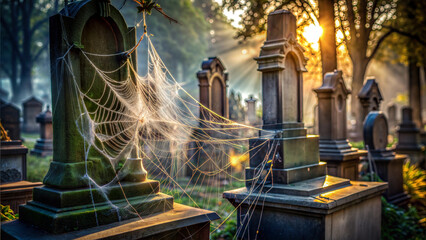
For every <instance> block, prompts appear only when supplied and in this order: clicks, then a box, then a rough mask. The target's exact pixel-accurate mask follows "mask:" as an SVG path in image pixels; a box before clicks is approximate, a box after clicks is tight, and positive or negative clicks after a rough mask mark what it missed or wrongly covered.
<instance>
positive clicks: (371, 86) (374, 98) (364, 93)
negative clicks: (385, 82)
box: [353, 77, 383, 141]
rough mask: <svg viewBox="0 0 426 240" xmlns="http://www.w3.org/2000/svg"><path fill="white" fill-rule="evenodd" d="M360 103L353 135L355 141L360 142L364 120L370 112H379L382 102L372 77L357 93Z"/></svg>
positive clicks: (377, 86)
mask: <svg viewBox="0 0 426 240" xmlns="http://www.w3.org/2000/svg"><path fill="white" fill-rule="evenodd" d="M358 99H359V101H360V103H361V104H360V109H359V111H360V115H359V119H357V121H356V128H355V131H356V134H355V135H354V137H353V138H354V140H355V141H362V139H363V138H362V129H363V124H364V119H365V117H366V116H367V115H368V113H369V112H371V111H379V110H380V103H381V102H382V101H383V97H382V94H381V93H380V89H379V85H378V84H377V82H376V79H375V78H374V77H369V78H367V82H366V83H365V84H364V86H362V89H361V91H360V92H359V93H358Z"/></svg>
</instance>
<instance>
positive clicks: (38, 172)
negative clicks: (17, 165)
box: [22, 134, 52, 182]
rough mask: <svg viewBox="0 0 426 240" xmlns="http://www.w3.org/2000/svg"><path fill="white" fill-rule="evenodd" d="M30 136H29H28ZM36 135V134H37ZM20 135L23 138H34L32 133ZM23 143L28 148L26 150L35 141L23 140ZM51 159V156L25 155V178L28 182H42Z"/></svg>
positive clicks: (32, 145) (29, 149) (31, 146)
mask: <svg viewBox="0 0 426 240" xmlns="http://www.w3.org/2000/svg"><path fill="white" fill-rule="evenodd" d="M29 136H31V137H29ZM37 136H38V135H37ZM22 137H23V138H24V139H25V138H27V139H30V138H31V139H35V137H34V136H33V135H30V134H22ZM23 145H24V146H26V147H27V148H28V151H31V149H33V148H34V145H35V142H33V141H25V142H23ZM51 161H52V157H51V156H48V157H37V156H34V155H31V154H28V155H27V180H28V181H30V182H42V181H43V178H44V176H45V175H46V173H47V171H48V170H49V165H50V162H51Z"/></svg>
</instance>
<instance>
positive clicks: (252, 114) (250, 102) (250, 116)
mask: <svg viewBox="0 0 426 240" xmlns="http://www.w3.org/2000/svg"><path fill="white" fill-rule="evenodd" d="M245 102H246V105H247V124H249V125H252V126H253V125H256V124H257V116H256V102H257V99H255V98H253V96H250V98H248V99H246V100H245Z"/></svg>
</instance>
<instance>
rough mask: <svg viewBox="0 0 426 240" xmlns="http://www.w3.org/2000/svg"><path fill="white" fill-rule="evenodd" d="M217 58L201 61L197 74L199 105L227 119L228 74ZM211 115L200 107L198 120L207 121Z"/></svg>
mask: <svg viewBox="0 0 426 240" xmlns="http://www.w3.org/2000/svg"><path fill="white" fill-rule="evenodd" d="M225 70H226V69H225V67H224V66H223V63H222V61H221V60H220V59H219V58H218V57H210V58H209V59H208V60H205V61H203V63H202V64H201V70H200V71H199V72H197V78H198V86H199V87H200V103H201V104H202V105H204V107H207V108H208V109H210V110H212V111H213V112H215V113H216V114H218V115H220V116H222V117H225V118H228V116H229V107H228V94H227V91H226V88H227V87H228V85H227V84H228V73H226V72H225ZM212 116H213V115H212V114H211V113H209V112H206V109H205V108H203V107H200V119H205V120H209V119H211V118H212Z"/></svg>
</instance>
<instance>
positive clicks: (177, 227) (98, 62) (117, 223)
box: [2, 0, 218, 239]
mask: <svg viewBox="0 0 426 240" xmlns="http://www.w3.org/2000/svg"><path fill="white" fill-rule="evenodd" d="M49 32H50V59H51V61H52V64H51V76H52V79H51V80H52V103H53V105H52V120H53V145H54V147H53V149H54V152H53V161H52V162H51V164H50V168H49V171H48V173H47V175H46V176H45V178H44V180H43V183H44V184H45V186H44V187H41V188H35V189H34V193H33V198H34V200H33V201H31V202H28V203H27V204H26V205H23V206H21V207H20V216H19V221H14V222H11V223H7V224H4V225H2V236H7V237H11V238H34V236H37V237H43V238H55V239H74V238H76V237H86V238H88V239H96V238H113V239H136V238H141V237H142V238H148V237H149V238H152V239H161V238H165V237H166V236H169V237H170V236H183V238H185V237H189V236H196V237H198V238H200V239H208V237H209V227H210V221H212V220H214V219H217V218H218V216H217V215H216V214H215V213H214V212H211V211H206V210H202V209H195V208H191V207H187V206H184V205H180V204H176V203H174V201H173V197H172V196H168V195H165V194H163V193H161V192H160V191H159V190H160V189H159V188H160V184H159V182H158V181H155V180H150V179H147V177H146V174H147V173H146V171H145V170H144V168H143V165H142V159H141V158H139V157H137V155H136V154H134V152H135V150H134V149H131V150H132V152H131V154H130V155H131V156H130V158H129V159H127V161H128V164H127V165H125V166H127V167H126V168H127V169H124V170H123V169H121V170H120V173H121V175H120V176H118V177H119V178H120V179H121V181H120V183H119V184H118V183H116V181H113V180H114V179H116V177H117V175H116V172H115V170H114V169H113V168H112V166H111V164H110V162H109V160H108V159H106V157H104V155H102V154H101V153H100V152H99V151H97V150H96V149H92V150H90V151H89V152H86V150H85V149H86V148H85V142H84V139H83V137H82V135H81V134H80V133H79V132H78V131H79V130H78V129H77V124H76V122H77V120H78V119H79V116H80V112H79V111H78V110H76V106H78V105H77V103H76V101H79V96H80V95H77V92H76V91H72V90H73V89H75V85H74V84H77V85H78V87H79V88H80V89H81V90H82V92H84V93H85V94H86V95H87V96H91V97H92V98H95V99H96V98H100V96H102V94H103V92H104V89H105V87H106V86H105V83H104V82H103V81H102V79H100V78H99V76H98V75H95V74H94V73H95V69H94V68H93V65H92V63H93V64H94V65H95V66H97V67H98V68H99V69H102V70H103V71H111V70H114V69H119V70H118V71H112V72H110V73H109V74H108V76H109V77H110V78H112V79H113V80H114V81H116V82H122V81H126V80H128V76H129V74H128V72H127V68H119V67H120V66H122V64H123V63H124V61H125V60H127V59H128V58H127V57H129V58H130V60H131V61H130V63H129V64H132V67H133V68H134V69H135V70H136V72H137V64H136V63H137V61H136V59H137V58H136V52H137V51H133V52H132V53H131V54H130V55H128V53H127V52H125V51H128V50H130V49H132V48H133V47H134V46H135V45H136V29H135V28H134V27H128V26H127V24H126V22H125V20H124V18H123V16H122V15H121V13H120V12H119V10H118V9H116V8H115V7H114V6H112V5H111V3H110V1H109V0H87V1H75V2H72V3H70V4H69V5H68V6H66V8H65V9H63V10H62V11H61V12H60V13H58V14H56V15H54V16H52V17H50V28H49ZM70 43H71V45H70ZM81 47H83V49H84V52H87V53H90V54H92V55H91V56H92V57H91V59H90V60H91V63H90V62H88V59H87V58H86V57H85V56H84V54H83V52H82V50H81ZM65 55H67V59H68V60H69V61H70V62H69V63H68V64H70V65H71V66H73V68H72V71H73V72H72V73H70V72H68V71H62V70H63V69H67V68H66V67H65V66H61V64H56V63H57V62H56V61H57V60H58V59H61V58H62V57H63V56H65ZM105 55H108V57H106V58H105ZM53 63H55V64H53ZM62 64H64V63H62ZM94 76H95V77H94ZM130 76H132V74H130ZM153 97H155V96H153ZM105 98H107V96H105ZM100 99H101V100H102V99H103V98H100ZM81 104H85V106H86V107H87V108H88V109H89V110H92V109H93V105H91V104H90V101H86V100H85V99H83V100H82V103H81ZM105 104H108V101H107V100H105ZM110 107H112V108H114V107H119V106H117V105H114V106H110ZM135 155H136V156H135ZM86 156H87V158H86ZM85 159H87V160H86V161H85ZM124 160H126V159H124ZM125 166H123V168H125ZM86 169H87V171H88V172H87V171H86ZM86 174H90V175H89V176H90V178H91V180H93V181H94V182H95V183H96V184H98V185H102V184H106V183H108V184H109V185H108V186H105V187H108V189H107V190H108V191H106V192H104V191H103V189H100V188H94V187H91V186H90V185H89V183H90V182H89V181H88V178H87V176H86ZM92 185H93V184H92ZM129 204H130V205H129ZM152 214H155V215H152ZM138 216H142V218H138ZM132 218H134V219H132ZM126 219H132V220H128V221H123V220H126ZM109 223H114V224H111V225H109V226H107V227H105V226H99V225H104V224H109ZM32 226H35V227H32ZM87 228H90V229H87ZM153 228H154V229H155V230H153ZM23 229H25V230H23ZM84 229H86V230H84ZM76 230H78V231H76ZM71 231H76V232H72V233H68V232H71Z"/></svg>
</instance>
